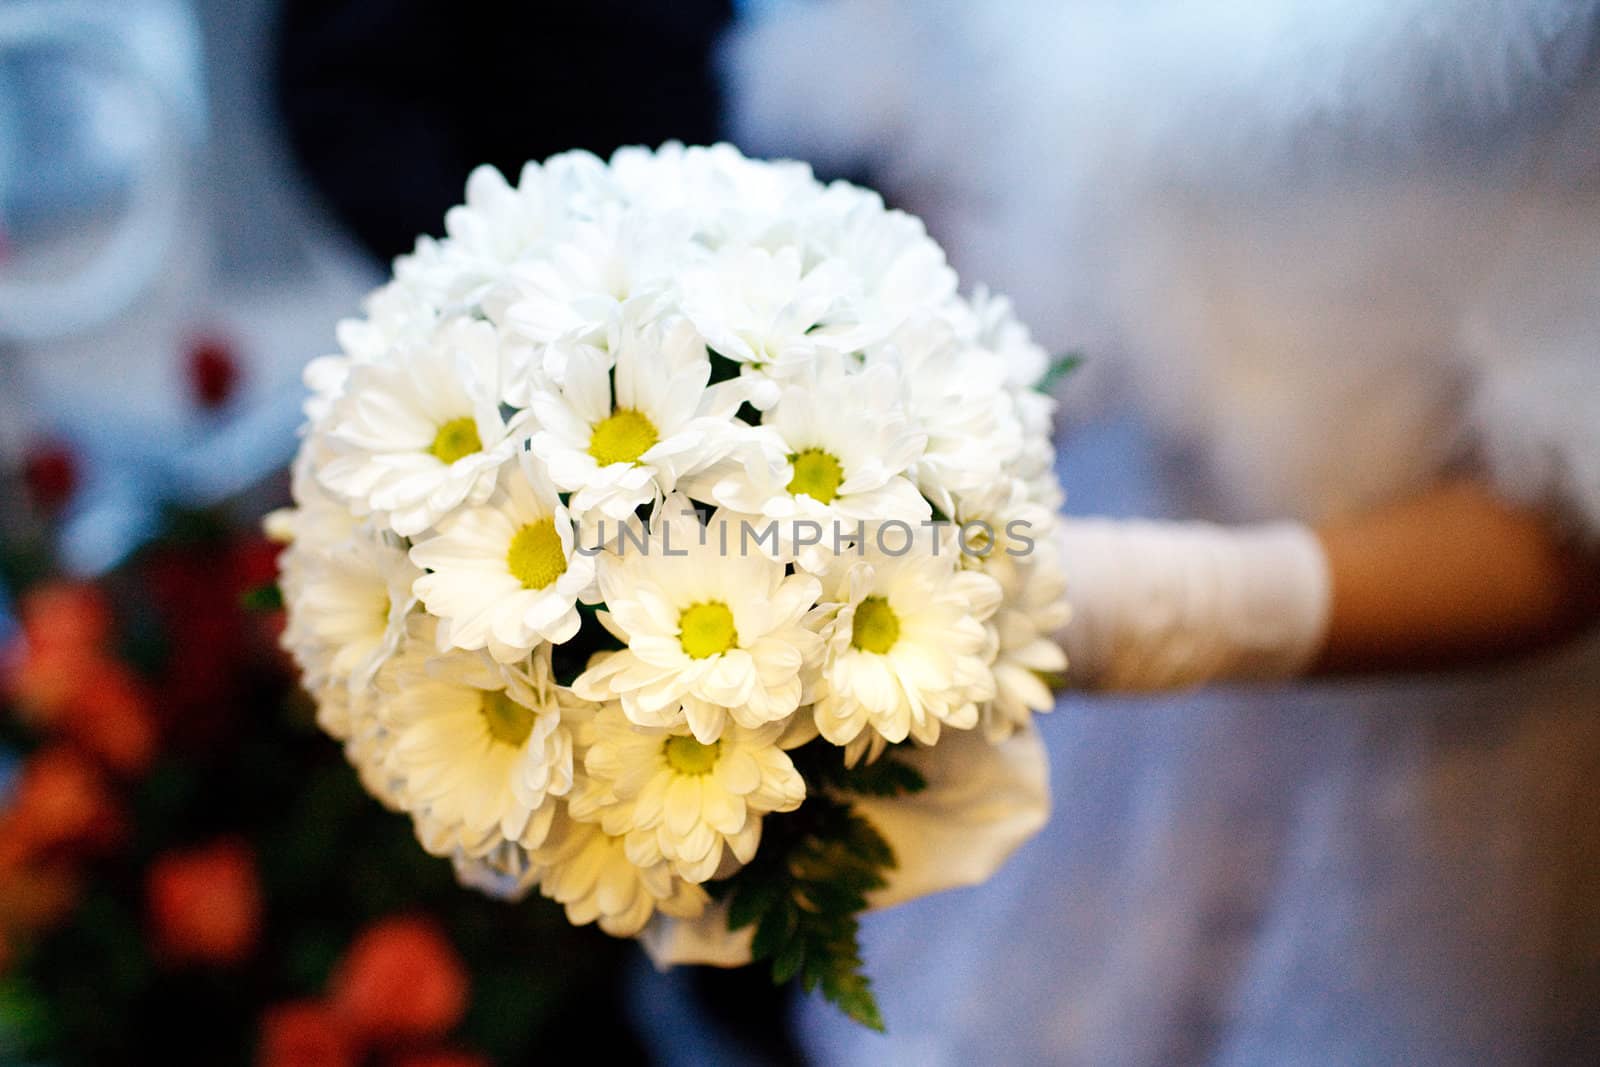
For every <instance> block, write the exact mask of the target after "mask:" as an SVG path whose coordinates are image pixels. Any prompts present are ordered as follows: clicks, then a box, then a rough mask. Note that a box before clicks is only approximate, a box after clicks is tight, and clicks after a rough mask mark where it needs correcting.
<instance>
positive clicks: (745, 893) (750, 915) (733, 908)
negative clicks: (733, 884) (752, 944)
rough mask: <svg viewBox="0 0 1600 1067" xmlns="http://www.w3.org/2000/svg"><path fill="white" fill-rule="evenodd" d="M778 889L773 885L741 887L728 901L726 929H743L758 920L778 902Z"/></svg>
mask: <svg viewBox="0 0 1600 1067" xmlns="http://www.w3.org/2000/svg"><path fill="white" fill-rule="evenodd" d="M778 896H779V889H778V887H777V886H775V885H753V886H750V887H748V888H742V889H741V890H740V891H738V892H736V893H735V894H734V897H733V900H731V901H730V902H729V903H728V929H729V930H743V929H744V928H745V927H746V926H749V925H751V924H752V923H755V922H758V921H760V919H761V917H762V916H763V915H765V914H766V913H767V912H768V911H770V910H771V909H772V906H773V905H774V904H776V903H777V902H778Z"/></svg>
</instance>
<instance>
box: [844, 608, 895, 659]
mask: <svg viewBox="0 0 1600 1067" xmlns="http://www.w3.org/2000/svg"><path fill="white" fill-rule="evenodd" d="M898 640H900V619H899V618H898V617H897V616H896V615H895V613H894V609H893V608H891V607H890V606H889V602H888V601H887V600H885V599H884V598H883V597H881V596H869V597H867V599H865V600H863V601H862V602H861V603H860V604H858V605H856V618H855V624H854V626H853V627H852V628H851V630H850V644H851V645H853V646H854V647H856V648H859V649H860V650H861V651H863V652H877V653H879V654H880V655H881V654H882V653H884V652H887V651H889V650H890V649H891V648H893V647H894V643H895V642H896V641H898Z"/></svg>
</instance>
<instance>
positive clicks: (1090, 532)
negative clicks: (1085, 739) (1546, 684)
mask: <svg viewBox="0 0 1600 1067" xmlns="http://www.w3.org/2000/svg"><path fill="white" fill-rule="evenodd" d="M1060 547H1061V554H1062V560H1063V563H1064V565H1065V567H1066V570H1067V579H1068V585H1067V597H1068V600H1069V601H1070V603H1071V605H1072V618H1071V621H1070V622H1069V623H1068V624H1067V626H1066V627H1065V628H1064V629H1063V630H1062V631H1061V632H1060V634H1058V637H1059V638H1060V640H1061V643H1062V645H1063V647H1064V648H1065V649H1066V652H1067V659H1068V666H1067V674H1068V678H1069V680H1070V682H1071V684H1073V685H1075V686H1080V687H1088V688H1094V689H1104V690H1122V691H1137V690H1165V689H1182V688H1187V687H1191V686H1196V685H1204V684H1207V683H1211V682H1235V681H1248V680H1257V681H1271V680H1276V679H1288V678H1295V677H1299V676H1301V675H1305V674H1308V673H1330V672H1347V671H1376V670H1415V669H1421V668H1427V667H1443V666H1451V665H1457V664H1468V663H1475V662H1482V661H1484V660H1488V659H1493V658H1495V657H1498V656H1503V655H1510V654H1513V653H1517V652H1526V651H1532V650H1534V649H1538V648H1541V647H1546V646H1550V645H1554V644H1555V643H1557V642H1559V641H1561V640H1563V639H1565V638H1567V637H1570V636H1572V635H1573V634H1575V633H1577V632H1578V631H1580V630H1582V629H1583V628H1584V627H1585V626H1587V625H1590V624H1592V623H1593V622H1595V621H1596V619H1597V618H1600V556H1597V555H1594V554H1586V553H1583V552H1580V551H1578V550H1577V549H1575V548H1573V547H1571V545H1570V544H1569V543H1568V542H1566V541H1565V540H1564V539H1563V538H1562V536H1561V534H1560V532H1559V530H1558V529H1557V528H1556V526H1555V525H1554V524H1553V523H1551V522H1550V521H1549V520H1548V519H1547V518H1545V517H1544V516H1542V515H1540V514H1539V513H1537V512H1534V511H1529V510H1525V509H1521V508H1518V507H1515V506H1513V505H1510V504H1506V503H1504V502H1502V501H1501V500H1499V499H1498V498H1496V497H1495V496H1494V495H1493V494H1491V493H1490V492H1489V491H1488V490H1487V489H1485V488H1483V487H1481V486H1478V485H1474V484H1471V483H1451V484H1446V485H1441V486H1439V487H1438V488H1436V489H1433V490H1430V491H1428V492H1426V493H1423V494H1422V495H1420V496H1417V497H1414V498H1412V499H1409V500H1406V501H1402V502H1399V503H1395V504H1392V505H1388V506H1386V507H1383V508H1380V509H1378V510H1376V511H1373V512H1371V513H1368V514H1366V515H1363V516H1359V517H1357V518H1354V519H1351V520H1349V521H1344V522H1339V523H1336V524H1332V525H1329V526H1327V527H1325V528H1323V529H1321V530H1316V531H1313V530H1311V529H1310V528H1308V527H1306V526H1304V525H1301V524H1300V523H1294V522H1284V523H1272V524H1268V525H1261V526H1219V525H1215V524H1212V523H1203V522H1183V523H1175V522H1142V521H1118V520H1109V519H1066V520H1064V521H1063V523H1062V528H1061V531H1060Z"/></svg>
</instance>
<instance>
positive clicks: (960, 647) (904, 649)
mask: <svg viewBox="0 0 1600 1067" xmlns="http://www.w3.org/2000/svg"><path fill="white" fill-rule="evenodd" d="M873 541H875V539H869V541H868V544H867V545H866V546H865V547H864V550H863V557H864V558H857V555H856V554H855V553H849V554H844V555H840V556H838V557H836V558H835V559H834V560H833V563H832V565H831V566H830V567H829V568H828V570H827V572H826V573H825V574H824V575H823V593H822V602H821V603H820V604H819V605H818V606H817V608H816V609H815V610H814V611H813V612H812V615H811V619H810V621H811V624H812V625H813V626H815V627H816V628H817V630H818V632H819V633H820V634H821V635H822V638H823V640H824V641H825V642H826V650H825V652H824V658H823V663H822V669H821V672H820V677H819V680H818V682H817V692H816V700H815V703H814V708H813V711H814V714H815V715H816V722H817V729H818V730H819V731H820V732H821V733H822V736H823V737H825V738H827V739H828V740H829V741H831V742H833V743H834V744H836V745H844V746H846V757H847V758H848V759H850V760H851V761H852V762H853V761H854V760H856V759H859V758H860V756H861V755H862V754H863V753H866V754H867V755H868V756H869V758H870V757H875V756H876V755H877V753H878V752H880V751H881V750H882V748H883V745H884V744H885V743H886V742H889V743H897V742H900V741H904V740H905V739H906V738H907V737H911V738H914V739H915V740H917V741H920V742H922V743H923V744H933V743H934V742H935V741H937V740H938V739H939V730H940V727H941V726H950V727H954V728H956V729H970V728H971V727H973V726H976V725H977V723H978V705H979V704H980V703H982V702H983V701H985V700H988V699H990V698H992V697H993V695H994V675H993V672H992V671H991V670H990V669H989V664H988V657H989V656H990V655H992V653H993V648H992V644H991V642H990V639H989V635H988V633H987V632H986V630H985V628H984V625H983V624H984V622H985V621H986V620H987V619H988V618H989V617H990V616H992V615H993V614H994V612H995V609H996V608H997V607H998V606H999V602H1000V585H999V583H998V582H996V581H995V580H994V579H993V578H991V577H989V576H988V575H986V574H983V573H981V572H978V571H971V570H961V569H959V568H958V565H957V563H956V556H957V549H956V547H955V545H954V544H953V541H952V540H950V539H946V540H944V541H942V542H936V541H934V540H933V539H931V538H921V539H917V540H916V541H914V542H913V543H912V544H911V546H910V548H909V550H908V551H907V552H906V553H905V554H904V555H900V556H893V555H889V554H886V553H885V552H882V551H879V549H878V548H877V546H876V544H874V543H873ZM898 544H899V542H896V543H895V547H898Z"/></svg>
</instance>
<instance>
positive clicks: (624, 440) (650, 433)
mask: <svg viewBox="0 0 1600 1067" xmlns="http://www.w3.org/2000/svg"><path fill="white" fill-rule="evenodd" d="M659 440H661V435H660V434H659V433H657V432H656V424H655V423H653V422H651V421H650V420H649V418H647V417H646V416H645V415H644V414H643V413H641V412H638V411H634V410H633V409H632V408H618V409H617V410H616V411H614V412H612V413H611V414H610V415H607V416H606V417H605V418H603V419H601V420H600V421H599V422H598V423H596V424H595V427H594V433H592V434H590V435H589V455H591V456H593V457H594V459H595V462H596V463H598V464H600V466H602V467H607V466H610V465H611V464H613V463H633V462H635V461H636V460H637V459H638V458H639V457H640V456H642V455H644V454H645V452H647V451H649V449H650V447H651V446H652V445H654V444H655V443H656V442H657V441H659Z"/></svg>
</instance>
